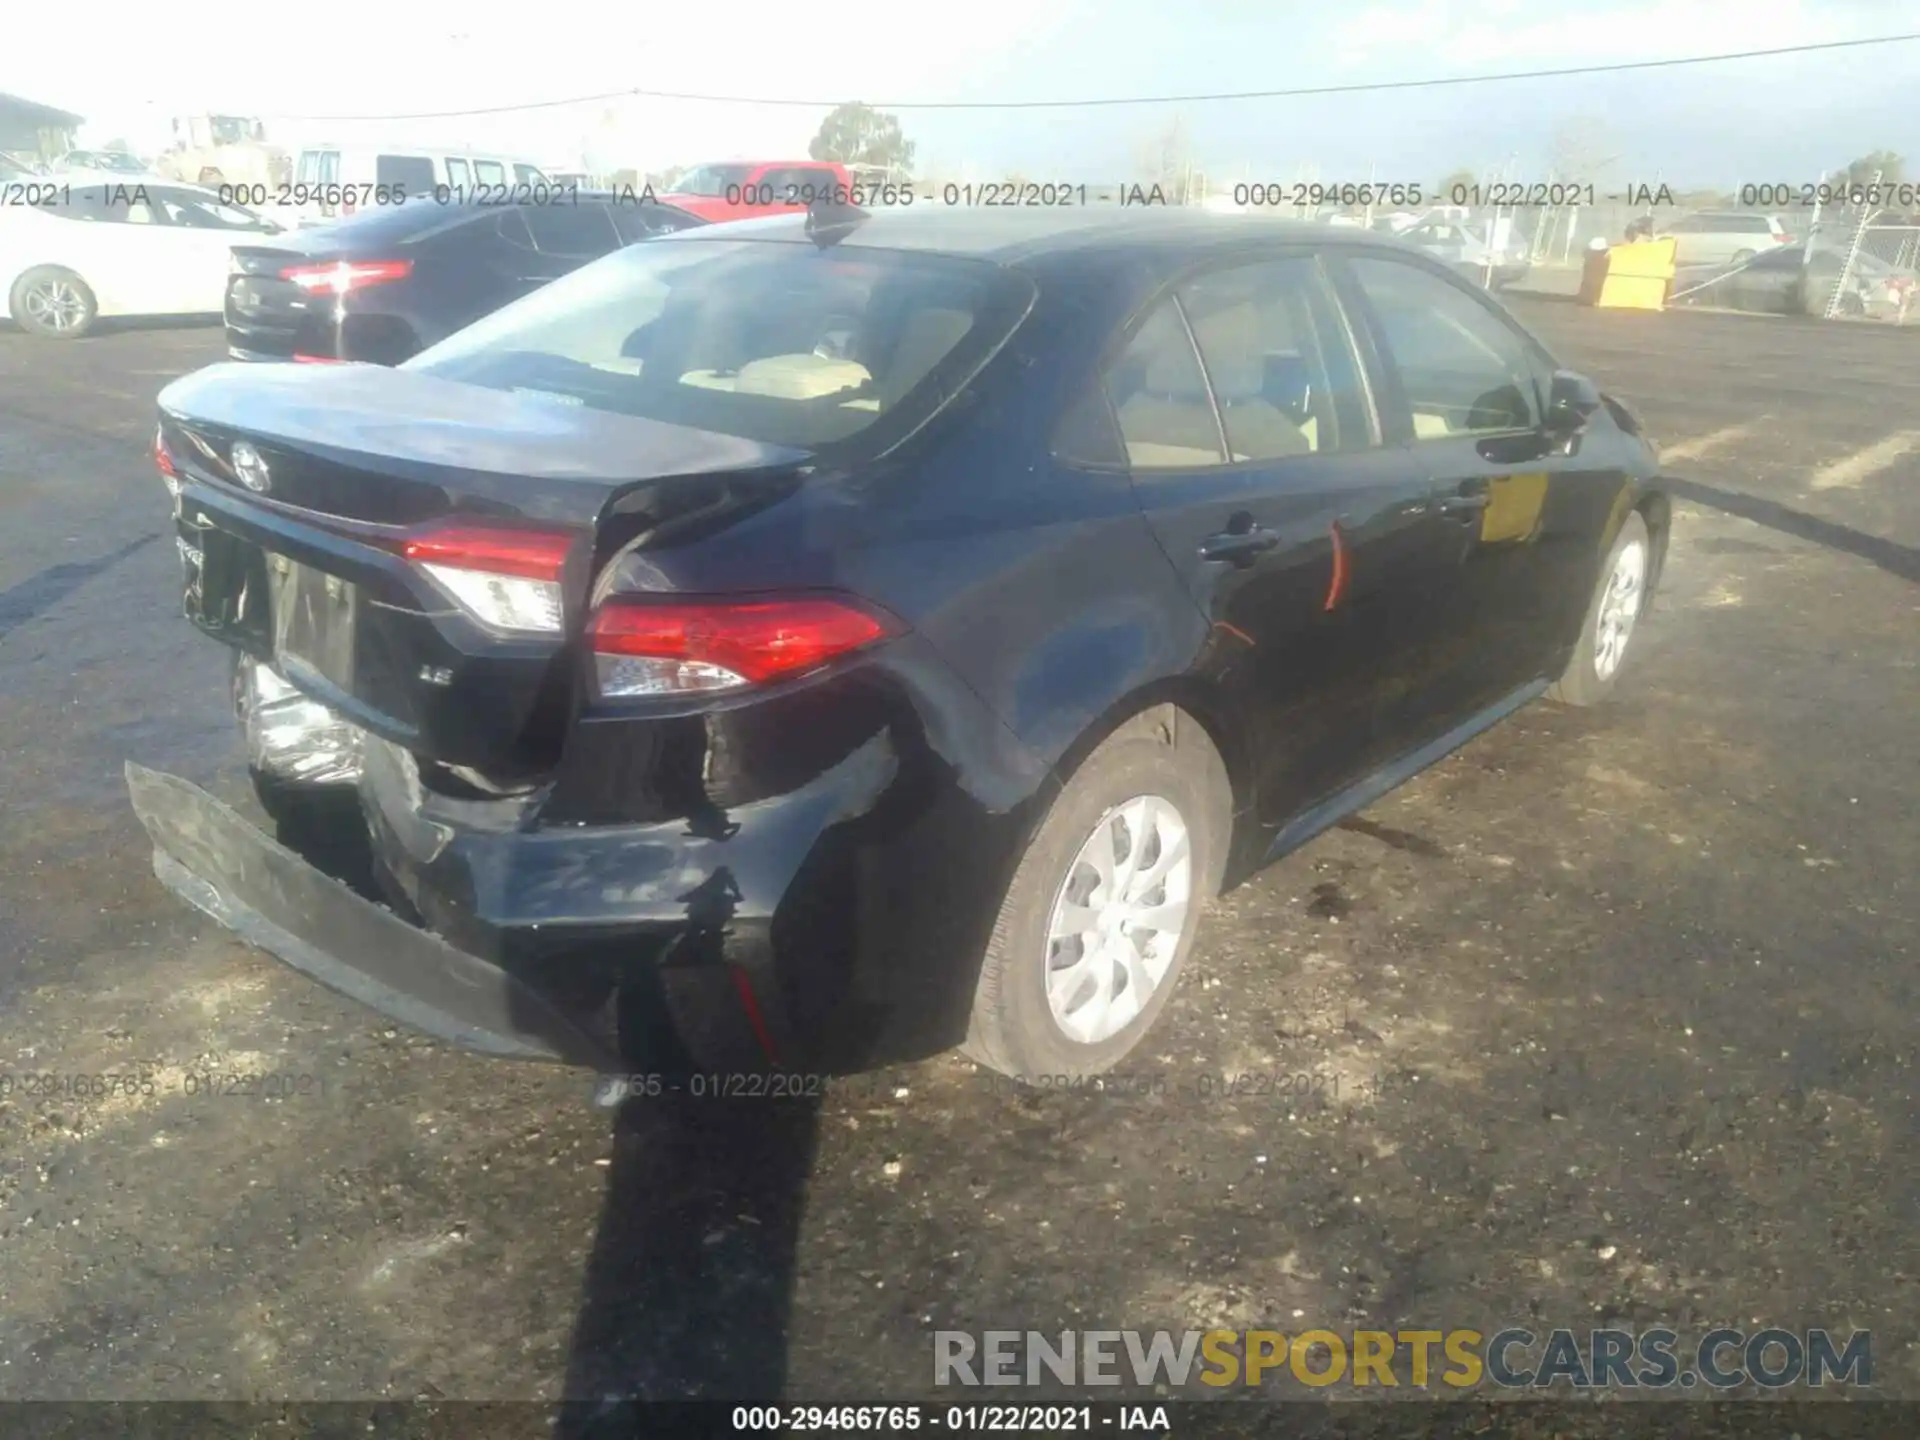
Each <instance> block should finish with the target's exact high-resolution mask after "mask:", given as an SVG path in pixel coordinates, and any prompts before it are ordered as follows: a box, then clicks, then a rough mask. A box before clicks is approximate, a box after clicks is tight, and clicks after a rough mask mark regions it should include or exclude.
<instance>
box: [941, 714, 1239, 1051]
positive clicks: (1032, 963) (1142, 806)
mask: <svg viewBox="0 0 1920 1440" xmlns="http://www.w3.org/2000/svg"><path fill="white" fill-rule="evenodd" d="M1142 721H1144V722H1145V723H1142ZM1231 814H1232V792H1231V789H1230V787H1229V785H1228V781H1227V774H1226V768H1225V766H1224V765H1222V764H1221V761H1220V757H1219V755H1218V753H1217V752H1216V751H1215V750H1214V747H1213V745H1212V743H1211V742H1210V741H1209V740H1208V739H1207V737H1206V734H1205V732H1204V731H1203V730H1202V729H1201V728H1200V726H1199V725H1198V724H1197V723H1195V722H1194V721H1193V720H1192V718H1191V717H1189V716H1187V715H1185V714H1184V713H1183V712H1181V711H1178V710H1176V709H1174V708H1173V707H1170V706H1162V707H1159V708H1157V709H1156V710H1153V711H1149V712H1147V714H1146V715H1145V716H1143V717H1141V719H1140V720H1139V721H1135V722H1130V723H1129V724H1128V725H1126V726H1124V727H1122V729H1121V730H1120V731H1118V732H1116V733H1115V734H1114V735H1113V736H1111V737H1109V738H1108V739H1107V740H1106V741H1105V742H1103V743H1102V744H1101V745H1100V746H1099V747H1098V748H1097V749H1096V750H1094V752H1093V753H1092V754H1091V755H1090V756H1088V757H1087V760H1086V761H1085V763H1084V764H1082V765H1081V766H1080V768H1079V769H1078V770H1076V771H1075V772H1074V774H1073V777H1072V778H1071V779H1070V780H1068V782H1067V784H1066V787H1065V788H1064V789H1063V790H1062V792H1061V793H1060V795H1059V796H1058V798H1056V799H1055V801H1054V803H1053V806H1052V808H1051V809H1050V810H1049V811H1048V812H1047V817H1046V819H1045V820H1044V821H1042V822H1041V824H1040V827H1039V829H1038V830H1037V831H1036V832H1035V833H1034V835H1033V838H1032V839H1031V840H1030V841H1029V843H1028V845H1027V850H1026V854H1025V855H1024V856H1023V857H1022V858H1021V861H1020V865H1019V868H1018V869H1017V870H1016V871H1015V874H1014V878H1013V883H1012V884H1011V885H1010V886H1009V887H1008V890H1007V896H1006V899H1005V901H1004V902H1003V903H1002V905H1001V907H1000V915H999V918H998V919H997V920H996V922H995V924H994V928H993V937H992V939H991V940H990V941H989V942H988V945H987V953H986V958H985V961H984V963H983V964H982V966H981V971H980V980H979V985H978V987H977V989H976V991H975V994H974V1006H973V1016H972V1021H971V1023H970V1025H969V1026H968V1031H967V1039H966V1042H965V1044H964V1045H963V1046H962V1049H963V1050H964V1051H965V1053H966V1054H967V1055H969V1056H970V1057H972V1058H973V1059H974V1060H976V1061H978V1062H979V1063H981V1064H983V1065H986V1066H988V1067H990V1068H991V1069H994V1070H998V1071H1000V1072H1001V1073H1002V1074H1005V1075H1011V1076H1016V1077H1021V1078H1026V1079H1030V1080H1031V1079H1033V1078H1034V1077H1038V1076H1054V1075H1071V1076H1081V1075H1096V1074H1099V1073H1100V1072H1102V1071H1104V1070H1108V1069H1111V1068H1112V1067H1113V1066H1114V1065H1115V1064H1117V1063H1119V1061H1120V1060H1121V1059H1122V1058H1123V1057H1124V1056H1125V1055H1126V1054H1127V1053H1128V1052H1129V1051H1131V1050H1132V1049H1133V1048H1134V1047H1135V1046H1136V1045H1138V1044H1139V1043H1140V1041H1141V1040H1142V1039H1143V1038H1144V1037H1145V1035H1146V1033H1147V1031H1148V1030H1149V1029H1150V1028H1151V1027H1152V1025H1153V1023H1154V1021H1155V1019H1156V1018H1158V1016H1159V1014H1160V1012H1161V1010H1163V1009H1164V1008H1165V1007H1166V1003H1167V998H1168V996H1169V995H1170V994H1171V993H1172V991H1173V987H1174V984H1175V982H1176V981H1177V980H1178V978H1179V974H1180V970H1181V967H1182V966H1183V964H1184V963H1185V961H1186V957H1187V952H1188V951H1189V950H1190V949H1192V947H1193V938H1194V934H1195V932H1196V931H1197V930H1198V928H1199V920H1200V910H1201V907H1202V905H1203V904H1204V903H1205V901H1206V900H1207V899H1208V898H1210V897H1211V896H1212V895H1214V894H1216V893H1217V892H1218V890H1219V887H1220V876H1221V870H1222V868H1223V866H1224V863H1225V858H1226V846H1227V840H1228V833H1229V821H1230V818H1231Z"/></svg>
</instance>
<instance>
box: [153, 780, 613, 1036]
mask: <svg viewBox="0 0 1920 1440" xmlns="http://www.w3.org/2000/svg"><path fill="white" fill-rule="evenodd" d="M127 789H128V792H129V794H130V795H131V797H132V800H133V809H134V813H135V814H136V815H138V816H139V817H140V823H141V824H142V825H143V826H144V827H146V831H147V835H148V836H149V838H150V839H151V840H152V841H153V847H154V852H153V868H154V874H155V875H157V876H158V877H159V878H160V880H161V881H162V882H163V883H164V884H165V885H166V886H167V887H168V888H169V889H171V890H173V891H174V892H175V893H176V894H177V895H179V896H180V897H181V898H182V899H183V900H185V901H187V902H188V903H189V904H191V905H193V906H194V907H195V908H196V909H199V910H202V911H204V912H205V913H206V914H208V915H210V916H211V917H213V919H215V920H217V921H219V922H220V923H221V924H222V925H225V926H226V927H228V928H229V929H231V930H233V931H234V932H235V933H237V934H238V935H240V936H241V937H242V938H244V939H246V940H248V941H250V942H251V943H252V944H254V945H257V946H259V947H260V948H261V949H262V950H265V951H268V952H269V953H271V954H273V955H277V956H278V957H279V958H280V959H282V960H284V961H285V962H286V963H287V964H289V965H291V966H293V967H294V969H296V970H299V971H301V972H302V973H304V974H306V975H308V976H311V977H312V978H313V979H315V980H318V981H319V982H320V983H321V984H323V985H325V986H327V987H328V988H329V989H332V990H336V991H338V992H339V993H341V994H343V995H346V996H348V997H349V998H351V999H354V1000H357V1001H359V1002H360V1003H362V1004H364V1005H367V1006H370V1007H371V1008H373V1009H375V1010H377V1011H379V1012H380V1013H381V1014H383V1015H387V1016H390V1017H391V1018H393V1019H394V1020H397V1021H399V1022H400V1023H402V1024H404V1025H407V1026H410V1027H412V1028H414V1029H416V1030H420V1031H423V1032H425V1033H427V1034H429V1035H433V1036H436V1037H438V1038H440V1039H443V1040H446V1041H449V1042H451V1043H453V1044H455V1045H459V1046H461V1047H463V1048H465V1049H469V1050H476V1051H479V1052H481V1053H483V1054H488V1055H496V1056H502V1057H507V1058H512V1059H522V1060H547V1061H560V1062H566V1063H571V1064H575V1065H586V1066H591V1067H593V1068H595V1069H599V1070H603V1071H612V1070H614V1069H616V1068H618V1064H617V1061H616V1059H615V1057H614V1056H613V1054H612V1053H611V1052H610V1051H609V1050H608V1049H607V1048H606V1047H605V1046H604V1045H603V1044H602V1043H600V1042H599V1041H597V1040H595V1039H594V1038H593V1037H591V1036H590V1035H589V1034H588V1033H587V1032H586V1031H585V1030H583V1029H582V1028H581V1027H579V1026H578V1025H576V1024H575V1023H574V1022H573V1021H572V1020H570V1019H569V1018H568V1017H567V1016H566V1015H565V1014H563V1013H562V1012H561V1011H560V1009H558V1008H557V1007H556V1006H554V1005H553V1004H552V1003H550V1002H549V1001H548V1000H547V999H546V998H545V997H543V996H542V995H540V994H539V993H538V992H537V991H535V990H534V989H532V988H531V987H530V986H528V985H527V984H525V983H524V982H523V981H521V980H519V979H517V978H516V977H515V976H513V975H512V974H510V973H508V971H507V970H505V969H504V968H502V967H501V966H499V965H496V964H494V963H492V962H490V961H488V960H484V959H482V958H480V957H479V956H476V955H471V954H469V953H467V952H466V951H464V950H460V949H456V948H455V947H454V946H452V945H449V944H448V943H447V942H446V941H444V940H442V939H441V938H440V937H439V936H437V935H433V934H430V933H429V932H427V931H425V930H422V929H420V928H418V927H417V926H414V925H410V924H408V923H407V922H406V921H405V920H402V919H401V918H400V917H399V916H397V915H395V914H393V913H392V912H391V911H388V910H384V909H382V908H381V907H380V906H378V905H375V904H373V903H372V902H370V901H368V900H365V899H362V898H361V897H360V896H359V895H356V894H355V893H354V892H353V891H352V890H350V889H348V888H347V887H346V886H345V885H343V884H341V883H340V882H339V881H337V880H335V879H333V878H332V877H331V876H328V875H325V874H323V873H322V872H321V871H320V870H318V869H317V868H315V867H314V866H313V865H311V864H309V863H308V862H307V861H306V860H304V859H302V858H301V857H300V856H299V855H296V854H295V853H294V852H293V851H291V850H289V849H287V848H286V847H285V846H284V845H281V844H278V843H277V842H275V841H274V840H272V839H270V838H268V837H267V836H266V835H265V834H263V833H262V832H261V831H260V830H258V829H256V828H255V827H254V826H252V825H250V824H248V823H247V821H246V820H244V819H243V818H242V817H241V816H239V815H238V814H236V813H235V812H234V811H233V810H231V809H229V808H228V807H227V806H225V805H223V804H221V803H220V801H218V800H216V799H214V797H213V796H211V795H209V794H207V793H206V791H204V790H202V789H200V788H199V787H198V786H195V785H191V784H189V783H188V782H186V781H185V780H181V779H179V778H177V777H175V776H172V775H163V774H161V773H159V772H158V771H154V770H148V769H146V768H144V767H142V766H139V765H135V764H133V763H131V762H129V763H128V764H127Z"/></svg>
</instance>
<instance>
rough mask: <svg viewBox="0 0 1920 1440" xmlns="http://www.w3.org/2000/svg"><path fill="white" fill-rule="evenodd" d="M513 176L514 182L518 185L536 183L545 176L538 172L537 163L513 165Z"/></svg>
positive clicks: (541, 180)
mask: <svg viewBox="0 0 1920 1440" xmlns="http://www.w3.org/2000/svg"><path fill="white" fill-rule="evenodd" d="M513 178H514V183H516V184H519V185H538V184H540V183H541V182H543V181H544V180H545V179H546V178H547V177H546V176H545V175H542V174H541V173H540V167H539V166H538V165H515V166H514V167H513Z"/></svg>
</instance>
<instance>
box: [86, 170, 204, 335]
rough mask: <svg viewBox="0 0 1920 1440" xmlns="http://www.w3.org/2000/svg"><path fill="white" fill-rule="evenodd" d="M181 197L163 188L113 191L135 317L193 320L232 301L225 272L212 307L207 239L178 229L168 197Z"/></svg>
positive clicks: (109, 191) (109, 196) (111, 203)
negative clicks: (228, 297)
mask: <svg viewBox="0 0 1920 1440" xmlns="http://www.w3.org/2000/svg"><path fill="white" fill-rule="evenodd" d="M174 193H176V192H173V191H171V190H169V189H168V188H167V187H164V186H158V185H126V186H120V185H110V186H108V187H107V203H108V205H109V206H110V207H111V208H116V209H118V210H119V211H120V214H121V220H122V225H121V228H120V231H119V232H118V236H117V238H118V240H119V242H120V244H119V251H120V253H119V255H118V256H117V257H116V259H117V261H118V263H119V264H121V265H122V266H123V267H124V268H125V270H126V272H127V278H126V281H125V282H124V283H125V285H126V286H127V290H128V293H129V294H130V295H131V297H132V299H131V300H130V303H129V304H128V306H127V309H128V313H130V314H143V315H188V314H194V313H196V312H199V311H203V310H218V309H220V308H221V306H222V304H223V303H224V299H225V295H226V287H227V280H226V273H225V269H224V267H223V269H222V271H221V276H220V283H219V285H218V286H217V287H216V288H215V290H214V294H213V298H212V300H211V301H210V302H209V301H208V299H207V297H206V294H205V292H206V288H207V282H206V275H205V273H204V271H205V260H206V252H207V240H206V237H205V236H204V235H203V234H201V233H200V232H198V231H195V230H191V229H188V228H187V227H186V226H184V225H176V224H174V223H173V220H172V217H171V215H170V213H169V212H170V209H171V208H173V207H172V206H170V204H169V203H168V197H169V196H171V195H173V194H174Z"/></svg>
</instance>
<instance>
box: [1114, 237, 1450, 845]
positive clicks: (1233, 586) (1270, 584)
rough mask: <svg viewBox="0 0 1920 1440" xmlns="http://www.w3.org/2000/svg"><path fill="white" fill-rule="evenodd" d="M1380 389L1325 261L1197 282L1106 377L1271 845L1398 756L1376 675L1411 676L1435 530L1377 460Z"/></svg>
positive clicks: (1244, 264)
mask: <svg viewBox="0 0 1920 1440" xmlns="http://www.w3.org/2000/svg"><path fill="white" fill-rule="evenodd" d="M1365 376H1366V371H1365V369H1364V367H1363V365H1362V364H1361V362H1360V360H1359V358H1358V357H1357V355H1356V351H1355V343H1354V339H1353V336H1352V334H1351V332H1350V330H1349V328H1348V326H1347V324H1346V322H1345V319H1344V317H1343V315H1342V313H1341V310H1340V307H1339V305H1338V303H1337V302H1336V300H1335V298H1334V295H1333V292H1332V290H1331V288H1330V287H1329V285H1328V283H1327V280H1326V277H1325V274H1324V273H1323V271H1322V269H1321V267H1320V264H1319V262H1318V260H1317V259H1316V258H1315V257H1314V255H1313V254H1312V253H1311V251H1308V250H1299V251H1293V252H1283V253H1278V254H1270V255H1265V256H1261V257H1259V258H1251V257H1250V258H1247V259H1244V260H1242V261H1240V262H1237V263H1233V264H1230V265H1227V266H1225V267H1217V268H1213V269H1209V270H1207V271H1205V272H1202V273H1199V274H1195V275H1192V276H1189V277H1187V278H1185V279H1183V280H1181V281H1180V282H1179V283H1178V284H1176V285H1174V286H1173V287H1171V289H1170V291H1169V292H1168V293H1167V294H1165V295H1164V296H1163V297H1162V298H1161V299H1160V300H1159V301H1158V303H1157V304H1156V305H1155V306H1154V307H1153V308H1152V309H1151V310H1150V311H1148V312H1147V314H1146V315H1145V317H1144V318H1143V319H1142V320H1141V321H1140V322H1139V323H1138V326H1137V328H1136V329H1135V330H1134V331H1133V333H1132V335H1131V337H1130V338H1129V340H1128V341H1127V343H1126V345H1125V347H1124V348H1123V349H1122V350H1121V351H1120V352H1119V353H1118V355H1117V357H1116V358H1115V359H1114V360H1113V361H1112V362H1111V363H1110V364H1109V365H1108V366H1107V367H1106V370H1105V373H1104V376H1103V383H1102V385H1101V387H1100V392H1099V403H1101V404H1103V405H1104V406H1105V407H1106V409H1107V410H1108V411H1109V413H1110V414H1111V415H1112V417H1113V423H1114V425H1115V426H1116V427H1117V433H1118V438H1119V444H1120V445H1121V446H1122V447H1123V460H1124V463H1125V464H1126V466H1127V468H1128V470H1129V473H1130V476H1131V479H1132V483H1133V487H1134V490H1135V493H1136V494H1137V496H1138V498H1139V502H1140V506H1141V509H1142V511H1143V513H1144V514H1145V516H1146V518H1147V521H1148V523H1149V524H1150V525H1151V526H1152V527H1153V530H1154V532H1155V534H1156V536H1157V537H1158V539H1159V541H1160V544H1161V547H1162V549H1163V550H1164V551H1165V552H1166V554H1167V556H1168V558H1169V559H1170V560H1171V561H1172V562H1173V565H1174V567H1175V569H1176V570H1177V571H1178V572H1179V573H1180V575H1181V578H1182V579H1183V581H1184V582H1185V584H1186V586H1187V589H1188V592H1189V594H1190V595H1191V596H1192V598H1193V601H1194V603H1195V604H1196V605H1197V606H1198V607H1199V608H1200V610H1201V612H1202V613H1203V614H1205V615H1206V616H1207V617H1208V618H1209V619H1210V620H1211V621H1212V623H1213V629H1214V644H1213V646H1212V653H1211V657H1210V659H1209V661H1208V664H1209V666H1210V667H1211V669H1212V672H1213V677H1214V679H1215V680H1216V681H1217V683H1218V684H1219V685H1220V687H1221V689H1222V690H1223V691H1224V693H1225V694H1226V696H1227V698H1228V701H1229V703H1230V704H1231V705H1232V706H1233V707H1234V709H1235V710H1236V711H1237V712H1238V713H1239V714H1240V715H1241V717H1242V718H1243V721H1244V724H1245V727H1246V731H1247V734H1248V736H1249V740H1250V750H1251V757H1250V758H1251V765H1252V769H1253V780H1254V790H1255V803H1256V805H1257V809H1258V814H1259V819H1260V821H1261V822H1262V823H1263V824H1264V825H1266V826H1268V827H1270V828H1271V827H1275V826H1278V825H1281V824H1283V823H1284V822H1285V821H1286V820H1288V819H1289V818H1292V817H1294V816H1296V815H1298V814H1299V813H1300V812H1301V811H1303V810H1305V809H1307V808H1308V807H1310V806H1311V805H1312V804H1313V803H1314V802H1316V801H1318V800H1322V799H1325V798H1326V797H1328V796H1330V795H1332V794H1333V793H1334V792H1335V791H1338V790H1340V789H1342V788H1343V787H1345V786H1346V785H1348V784H1350V783H1352V782H1353V781H1355V780H1356V779H1358V778H1359V777H1360V776H1361V775H1362V774H1364V773H1365V772H1366V771H1367V770H1368V769H1369V768H1370V766H1372V765H1373V764H1374V763H1376V762H1377V760H1378V758H1379V757H1380V756H1381V755H1382V754H1383V753H1385V752H1386V751H1387V750H1389V749H1391V748H1392V747H1391V745H1390V744H1389V743H1388V737H1385V736H1383V735H1382V734H1381V733H1380V732H1379V730H1378V728H1377V727H1376V725H1375V723H1374V720H1375V717H1374V714H1373V710H1372V699H1373V694H1374V689H1375V677H1376V672H1377V671H1378V670H1380V669H1381V668H1393V667H1396V666H1399V665H1401V664H1403V663H1405V654H1404V652H1407V651H1411V650H1414V649H1417V648H1418V644H1419V639H1418V632H1419V630H1420V628H1421V627H1422V626H1423V625H1424V623H1425V613H1426V612H1425V610H1424V608H1423V604H1422V597H1421V593H1420V592H1421V589H1422V587H1423V585H1425V584H1428V583H1431V582H1432V581H1433V580H1434V579H1435V578H1436V576H1437V574H1438V572H1439V566H1440V563H1441V559H1442V552H1441V550H1440V548H1439V547H1438V546H1437V545H1436V544H1435V541H1436V538H1437V536H1438V534H1439V527H1438V526H1437V525H1436V524H1435V522H1434V521H1433V519H1432V517H1431V516H1430V514H1429V513H1428V507H1427V487H1426V485H1425V482H1424V479H1423V478H1422V477H1417V476H1415V475H1414V474H1413V473H1412V472H1411V471H1410V470H1409V468H1408V466H1407V457H1406V455H1405V453H1404V452H1403V451H1400V450H1396V449H1392V448H1388V447H1386V446H1383V445H1382V444H1381V443H1380V438H1379V431H1378V427H1377V424H1376V421H1375V417H1374V412H1373V406H1372V401H1371V398H1370V396H1369V395H1368V392H1367V386H1366V379H1365Z"/></svg>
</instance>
